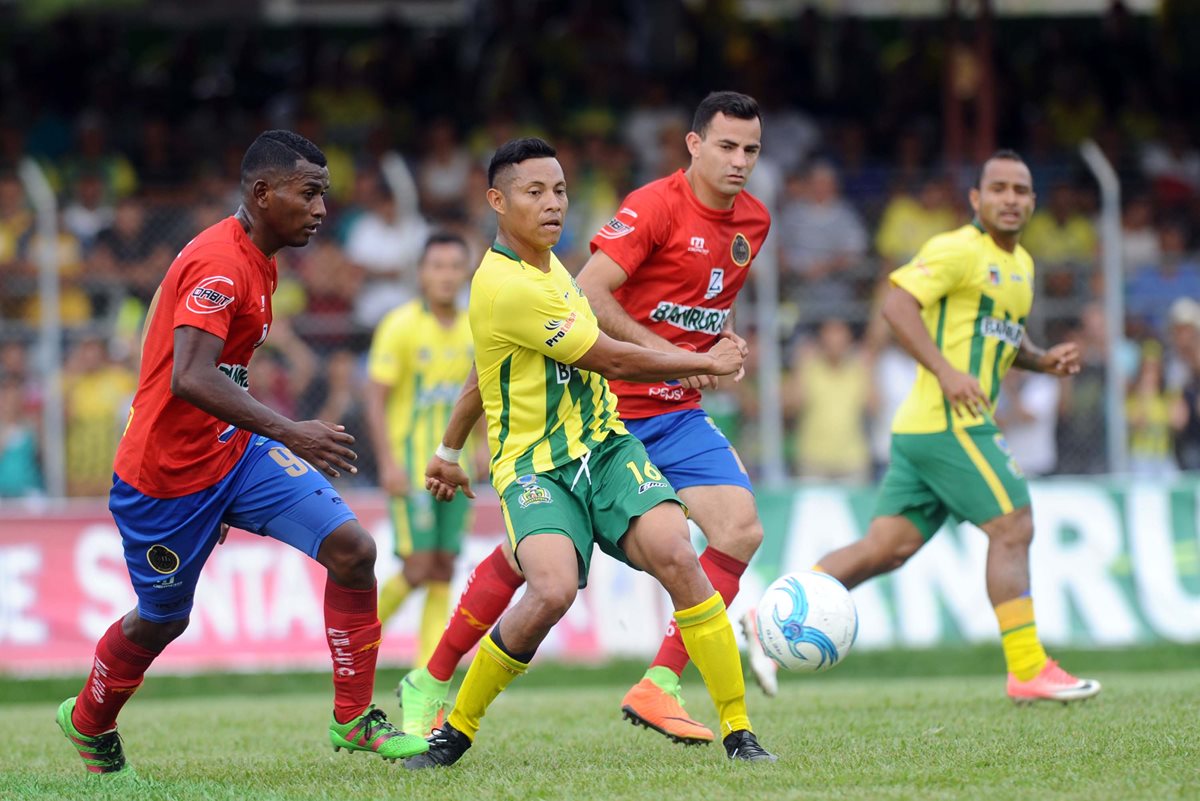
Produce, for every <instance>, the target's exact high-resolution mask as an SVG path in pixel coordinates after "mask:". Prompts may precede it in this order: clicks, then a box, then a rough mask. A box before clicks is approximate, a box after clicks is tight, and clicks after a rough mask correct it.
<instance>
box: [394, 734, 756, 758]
mask: <svg viewBox="0 0 1200 801" xmlns="http://www.w3.org/2000/svg"><path fill="white" fill-rule="evenodd" d="M721 742H722V743H724V744H725V753H726V754H727V755H728V756H729V758H730V759H732V760H734V761H738V760H740V761H742V762H774V761H775V760H777V759H779V757H777V756H775V755H774V754H772V753H771V752H770V751H768V750H767V749H765V748H763V747H762V746H761V745H759V744H758V738H757V737H755V736H754V732H752V731H750V730H748V729H738V730H737V731H735V732H731V733H730V734H727V735H726V736H725V739H724V740H722V741H721ZM430 750H432V748H431V749H430ZM414 759H420V757H414Z"/></svg>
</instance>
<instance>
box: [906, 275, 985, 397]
mask: <svg viewBox="0 0 1200 801" xmlns="http://www.w3.org/2000/svg"><path fill="white" fill-rule="evenodd" d="M883 318H884V319H885V320H887V322H888V325H890V326H891V327H892V330H893V331H894V332H895V333H896V339H897V341H899V343H900V344H901V345H902V346H903V347H904V349H905V350H906V351H908V352H909V354H910V355H911V356H912V357H913V358H914V359H916V360H917V361H918V362H920V363H921V365H922V366H924V367H925V369H926V370H928V371H929V372H931V373H933V374H934V375H935V376H936V377H937V380H938V383H939V384H941V387H942V393H943V394H944V395H945V396H946V400H947V401H948V402H949V403H950V408H952V409H953V410H954V413H955V414H957V415H958V416H959V417H969V416H971V415H972V414H973V413H974V414H981V415H986V414H987V413H988V408H989V406H990V405H991V404H990V403H989V401H988V398H987V396H986V395H984V394H983V387H982V386H980V384H979V380H978V379H977V378H975V377H974V376H972V375H969V374H967V373H964V372H962V371H961V370H956V369H955V368H954V366H953V365H952V364H950V362H949V361H947V360H946V357H945V356H943V355H942V351H941V350H940V349H939V348H938V346H937V343H936V342H934V341H933V338H932V337H930V336H929V332H928V331H927V330H926V329H925V322H924V320H922V319H921V303H920V301H918V300H917V299H916V298H915V297H913V296H912V295H911V294H909V293H908V292H906V291H905V290H903V289H901V288H900V287H898V286H891V287H889V288H888V291H887V295H886V296H885V297H884V299H883Z"/></svg>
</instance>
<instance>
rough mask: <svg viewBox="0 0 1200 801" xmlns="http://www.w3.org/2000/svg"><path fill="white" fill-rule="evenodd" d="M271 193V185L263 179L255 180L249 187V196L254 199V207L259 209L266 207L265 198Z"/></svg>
mask: <svg viewBox="0 0 1200 801" xmlns="http://www.w3.org/2000/svg"><path fill="white" fill-rule="evenodd" d="M270 193H271V185H270V184H269V183H268V182H267V180H266V179H265V178H256V179H254V183H253V184H251V185H250V196H251V197H252V198H254V205H255V206H257V207H258V208H260V209H265V208H266V207H267V196H268V195H269V194H270Z"/></svg>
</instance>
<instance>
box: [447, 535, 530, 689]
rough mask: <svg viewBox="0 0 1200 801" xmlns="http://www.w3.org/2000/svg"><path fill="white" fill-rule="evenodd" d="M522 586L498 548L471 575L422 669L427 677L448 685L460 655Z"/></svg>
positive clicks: (473, 643)
mask: <svg viewBox="0 0 1200 801" xmlns="http://www.w3.org/2000/svg"><path fill="white" fill-rule="evenodd" d="M524 583H525V577H524V576H522V575H521V574H520V573H517V572H516V571H514V570H513V569H512V568H511V567H510V566H509V564H508V560H507V559H505V558H504V546H503V545H497V546H496V550H494V551H492V552H491V553H490V554H488V557H487V558H486V559H484V560H483V561H482V562H480V563H479V564H477V565H476V566H475V569H474V570H473V571H471V576H470V578H468V579H467V588H466V589H465V590H463V594H462V597H461V598H459V599H458V604H457V605H456V606H455V607H454V613H453V614H452V615H450V623H449V624H448V625H447V626H446V631H445V632H444V633H443V634H442V639H440V640H438V644H437V648H435V649H434V651H433V655H432V656H430V657H429V664H428V665H426V666H425V667H426V669H427V670H428V671H429V675H431V676H433V677H434V678H435V679H437V680H438V681H449V680H450V677H451V676H453V675H454V668H456V667H458V663H459V662H460V661H461V660H462V658H463V654H465V653H466V652H467V651H470V650H471V648H472V647H474V645H475V643H477V642H479V640H480V639H482V638H483V635H484V634H487V632H488V629H490V628H491V627H492V624H493V623H495V622H496V621H497V620H499V619H500V615H501V614H502V613H503V612H504V610H505V609H506V608H507V607H508V602H509V601H511V600H512V597H513V594H514V593H516V591H517V589H518V588H519V587H520V586H521V585H522V584H524Z"/></svg>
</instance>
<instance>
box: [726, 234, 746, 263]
mask: <svg viewBox="0 0 1200 801" xmlns="http://www.w3.org/2000/svg"><path fill="white" fill-rule="evenodd" d="M729 255H730V257H731V258H732V259H733V263H734V264H736V265H737V266H738V267H745V266H746V265H747V264H749V263H750V256H751V253H750V240H749V239H747V238H746V235H745V234H743V233H738V234H736V235H735V236H734V237H733V243H732V244H731V245H730V246H729Z"/></svg>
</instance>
